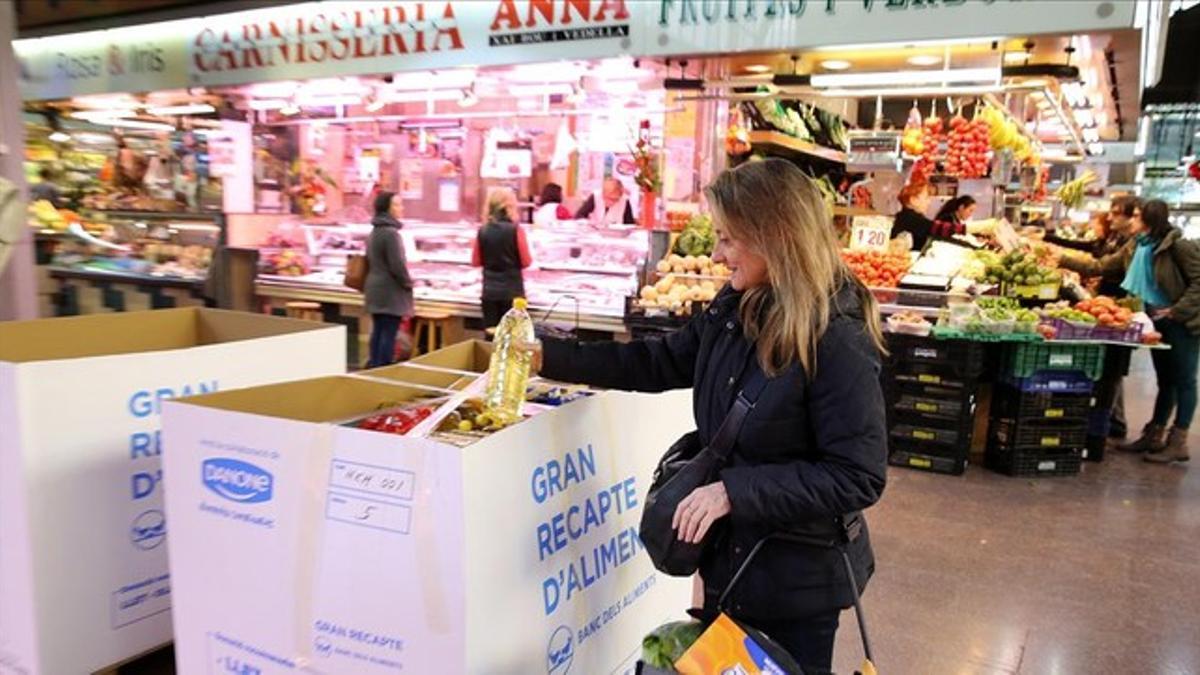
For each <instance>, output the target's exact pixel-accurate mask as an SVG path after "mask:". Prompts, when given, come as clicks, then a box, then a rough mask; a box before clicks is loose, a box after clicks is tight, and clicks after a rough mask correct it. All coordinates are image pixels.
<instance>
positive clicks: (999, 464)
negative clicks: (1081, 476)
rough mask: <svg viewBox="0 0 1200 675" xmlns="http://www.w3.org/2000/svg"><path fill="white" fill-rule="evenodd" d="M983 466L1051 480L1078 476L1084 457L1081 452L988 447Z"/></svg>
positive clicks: (1003, 472) (1000, 471)
mask: <svg viewBox="0 0 1200 675" xmlns="http://www.w3.org/2000/svg"><path fill="white" fill-rule="evenodd" d="M983 464H984V466H986V467H987V468H989V469H991V470H993V471H996V472H999V473H1002V474H1006V475H1009V476H1019V477H1046V478H1049V477H1054V476H1074V475H1076V474H1078V473H1079V469H1080V466H1081V464H1082V457H1081V452H1080V451H1079V450H1057V451H1055V452H1043V451H1040V450H1014V449H1011V448H1002V447H994V446H988V449H987V452H986V453H985V454H984V456H983Z"/></svg>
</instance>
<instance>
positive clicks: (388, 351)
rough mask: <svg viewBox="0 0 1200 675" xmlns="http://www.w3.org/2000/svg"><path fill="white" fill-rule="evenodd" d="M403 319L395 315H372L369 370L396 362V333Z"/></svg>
mask: <svg viewBox="0 0 1200 675" xmlns="http://www.w3.org/2000/svg"><path fill="white" fill-rule="evenodd" d="M400 319H401V317H398V316H396V315H395V314H372V315H371V344H370V352H371V354H370V356H369V357H368V360H367V367H368V368H378V367H380V366H387V365H390V364H391V363H392V362H394V361H395V360H396V333H397V332H398V331H399V330H400Z"/></svg>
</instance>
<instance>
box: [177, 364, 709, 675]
mask: <svg viewBox="0 0 1200 675" xmlns="http://www.w3.org/2000/svg"><path fill="white" fill-rule="evenodd" d="M486 357H487V351H486V346H484V345H482V344H480V343H463V344H460V345H456V346H454V347H451V348H449V349H447V350H444V351H442V352H437V353H434V354H431V355H428V356H425V357H422V358H420V359H417V360H416V361H414V362H411V363H407V364H403V365H398V366H394V367H391V368H385V369H379V370H375V371H370V372H369V373H367V374H366V377H361V376H342V377H329V378H321V379H315V380H310V381H307V382H297V383H288V384H281V385H274V386H266V387H258V388H253V389H243V390H240V391H235V392H227V393H218V394H212V395H205V396H199V397H193V398H189V399H184V400H180V401H171V402H169V403H168V404H167V405H166V406H165V410H164V414H163V417H164V420H163V421H164V427H163V429H164V435H165V437H164V440H165V442H166V444H167V447H168V448H169V450H168V452H167V455H166V457H165V462H164V470H165V475H166V479H167V481H168V482H170V484H171V490H170V491H169V492H168V493H167V515H168V517H169V518H170V520H171V523H172V528H173V530H172V536H171V539H170V541H169V542H168V545H169V546H170V549H171V561H172V569H171V573H172V579H173V583H174V595H175V600H174V604H173V608H172V611H173V613H174V615H175V640H176V646H175V649H176V659H177V663H178V666H179V668H178V670H179V672H180V673H181V674H182V675H201V674H203V675H208V674H210V673H217V672H220V673H225V672H246V673H264V674H266V673H284V672H293V671H298V670H306V671H309V672H316V673H327V674H333V673H345V674H348V675H349V674H354V675H358V674H363V675H371V674H374V673H396V672H411V673H438V674H439V675H443V674H444V675H455V674H462V673H488V674H491V673H521V674H527V673H552V674H554V675H566V674H567V673H605V674H608V673H622V672H630V671H632V669H633V665H634V662H635V660H636V657H637V656H638V655H639V654H640V649H641V640H642V637H643V636H644V635H645V634H646V633H647V632H649V631H650V630H651V629H653V628H654V627H655V626H657V625H659V624H661V623H662V622H664V621H667V620H670V619H672V618H678V617H680V616H681V615H682V612H683V610H685V609H686V608H687V606H688V602H689V599H690V583H689V582H688V581H687V580H683V579H672V578H669V577H665V576H662V575H659V574H657V573H656V572H655V570H654V569H653V566H652V565H651V563H650V561H649V559H648V557H647V556H646V554H645V552H644V550H642V548H641V545H640V542H639V540H638V537H637V525H638V520H639V518H640V514H641V506H642V502H643V500H644V499H645V496H646V490H647V488H648V486H649V481H650V476H651V473H652V470H653V468H654V465H655V463H656V461H657V459H658V458H659V456H660V455H661V453H662V452H663V450H664V449H665V448H666V447H667V446H668V444H669V443H670V442H672V441H674V440H675V439H676V438H677V437H678V436H679V435H680V434H681V433H683V432H684V431H685V430H686V429H687V428H689V426H690V425H691V414H690V398H689V396H688V394H687V393H686V392H676V393H672V394H666V395H660V396H655V397H645V396H637V395H632V394H624V393H619V392H601V393H598V394H596V395H595V396H592V397H591V398H588V399H585V400H580V401H575V402H573V403H570V404H567V405H565V406H562V407H561V408H557V409H553V410H550V411H548V412H543V413H541V414H538V415H537V416H535V417H533V418H531V419H529V420H526V421H525V422H523V423H521V424H519V425H516V426H514V427H510V428H508V429H506V430H503V431H501V432H498V433H495V434H493V435H491V436H490V437H487V438H486V439H483V440H481V441H479V442H477V443H475V444H474V445H470V446H468V447H466V448H458V447H454V446H452V445H449V444H444V443H441V442H439V441H437V440H433V439H423V438H410V437H406V436H396V435H391V434H383V433H379V432H373V431H366V430H361V429H358V428H354V427H353V426H348V425H345V424H339V422H344V421H345V420H347V419H350V418H353V417H355V416H357V415H361V414H364V413H367V412H369V411H373V410H376V409H378V408H379V407H380V406H381V405H389V404H396V403H400V402H404V401H409V400H411V399H413V398H414V397H418V396H422V395H425V396H428V395H429V394H431V393H436V390H437V389H450V390H454V389H459V388H461V387H462V386H463V385H464V384H465V383H468V382H470V381H472V380H473V379H474V377H475V373H476V372H478V371H481V370H483V368H484V366H486Z"/></svg>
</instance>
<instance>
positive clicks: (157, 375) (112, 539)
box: [0, 309, 345, 675]
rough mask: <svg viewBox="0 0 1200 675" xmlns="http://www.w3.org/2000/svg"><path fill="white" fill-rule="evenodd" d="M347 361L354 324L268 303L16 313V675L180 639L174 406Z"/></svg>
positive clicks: (70, 669) (1, 423)
mask: <svg viewBox="0 0 1200 675" xmlns="http://www.w3.org/2000/svg"><path fill="white" fill-rule="evenodd" d="M344 370H345V328H344V327H341V326H336V327H335V326H328V325H322V324H316V323H309V322H303V321H294V320H291V319H282V318H278V317H270V316H265V315H259V314H245V313H237V312H225V311H220V310H207V309H178V310H156V311H153V312H133V313H123V314H111V315H92V316H86V317H78V318H62V319H45V320H39V321H25V322H9V323H0V673H4V674H5V675H8V674H9V673H21V674H28V675H38V674H43V673H44V674H45V675H75V674H82V673H90V672H93V671H95V670H98V669H101V668H105V667H107V666H110V665H112V664H116V663H120V662H122V661H125V660H127V659H129V658H132V657H134V656H137V655H139V654H141V653H143V652H146V651H148V650H150V649H153V648H155V647H158V646H160V645H162V644H164V643H167V642H169V641H170V640H171V615H170V611H169V609H170V606H171V588H170V582H169V577H168V565H167V547H166V546H165V545H163V542H164V540H165V538H166V520H165V515H164V509H163V482H162V480H161V468H160V466H161V465H160V456H159V452H160V448H161V446H160V444H159V432H158V428H159V418H160V414H159V413H160V408H161V403H162V401H164V400H165V399H167V398H170V397H174V396H187V395H192V394H196V393H202V392H206V391H225V390H228V389H234V388H237V387H244V386H249V385H257V384H263V383H268V382H280V381H283V380H289V379H301V378H308V377H314V376H319V375H329V374H334V373H341V372H344Z"/></svg>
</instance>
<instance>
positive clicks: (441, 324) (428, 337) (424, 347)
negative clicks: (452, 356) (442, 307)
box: [413, 312, 451, 356]
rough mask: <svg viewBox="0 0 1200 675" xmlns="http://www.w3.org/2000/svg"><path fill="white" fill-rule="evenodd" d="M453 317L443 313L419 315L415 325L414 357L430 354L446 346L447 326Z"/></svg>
mask: <svg viewBox="0 0 1200 675" xmlns="http://www.w3.org/2000/svg"><path fill="white" fill-rule="evenodd" d="M450 319H451V316H450V315H449V314H446V313H443V312H426V313H424V314H417V317H416V322H415V323H414V324H413V355H414V356H417V355H420V354H428V353H429V352H433V351H437V350H439V349H441V348H442V347H444V346H445V344H444V342H445V338H446V325H447V324H448V323H449V322H450Z"/></svg>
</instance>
